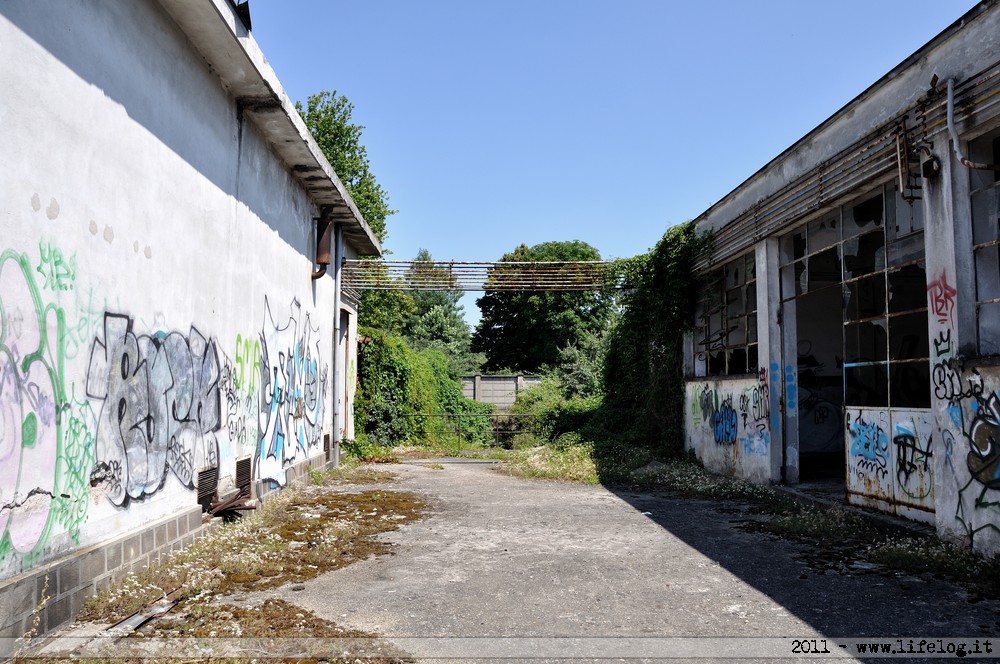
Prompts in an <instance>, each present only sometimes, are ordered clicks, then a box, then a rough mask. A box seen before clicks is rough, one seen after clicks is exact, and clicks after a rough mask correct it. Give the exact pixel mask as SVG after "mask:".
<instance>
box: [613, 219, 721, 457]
mask: <svg viewBox="0 0 1000 664" xmlns="http://www.w3.org/2000/svg"><path fill="white" fill-rule="evenodd" d="M711 246H712V238H711V236H710V235H698V234H697V233H696V232H695V228H694V224H693V223H690V222H688V223H684V224H679V225H677V226H674V227H672V228H670V229H669V230H668V231H667V232H666V234H664V236H663V238H662V239H661V240H660V241H659V242H658V243H657V245H656V247H654V248H653V249H652V251H650V252H649V253H648V254H646V255H645V256H641V257H637V258H635V259H630V260H628V261H622V262H621V263H620V278H621V280H622V281H623V283H624V284H625V286H626V287H627V288H628V290H627V291H626V295H625V297H624V302H623V305H624V306H623V310H622V314H621V317H620V319H619V320H618V323H617V324H616V325H615V327H614V328H613V329H612V330H611V333H610V335H609V339H608V344H607V354H606V356H605V362H604V403H603V405H602V407H601V409H600V411H599V412H598V414H597V421H596V422H595V423H594V424H597V425H599V426H600V428H601V429H603V430H605V431H617V432H627V434H628V436H629V437H630V438H632V439H633V440H634V442H636V443H639V444H643V445H646V446H650V447H652V448H654V451H655V452H656V453H657V454H658V455H661V456H670V455H674V454H678V453H680V451H681V450H682V449H683V426H684V424H683V422H684V366H683V365H684V358H683V343H682V342H683V335H684V331H685V330H688V329H690V328H691V326H692V325H693V322H694V308H695V304H696V301H697V293H698V281H697V279H696V277H695V271H694V266H695V264H696V263H697V261H698V260H699V259H700V258H702V257H703V256H705V255H706V253H707V252H708V251H709V250H710V248H711Z"/></svg>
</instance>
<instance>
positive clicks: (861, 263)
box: [844, 229, 885, 279]
mask: <svg viewBox="0 0 1000 664" xmlns="http://www.w3.org/2000/svg"><path fill="white" fill-rule="evenodd" d="M883 268H885V235H884V234H883V233H882V229H878V230H876V231H873V232H871V233H866V234H864V235H862V236H860V237H856V238H852V239H851V240H848V241H846V242H844V274H845V275H846V278H847V279H850V278H852V277H860V276H861V275H864V274H871V273H872V272H874V271H875V270H881V269H883Z"/></svg>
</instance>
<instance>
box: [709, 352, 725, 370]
mask: <svg viewBox="0 0 1000 664" xmlns="http://www.w3.org/2000/svg"><path fill="white" fill-rule="evenodd" d="M725 373H726V351H724V350H720V351H716V352H714V353H709V354H708V375H709V376H721V375H724V374H725Z"/></svg>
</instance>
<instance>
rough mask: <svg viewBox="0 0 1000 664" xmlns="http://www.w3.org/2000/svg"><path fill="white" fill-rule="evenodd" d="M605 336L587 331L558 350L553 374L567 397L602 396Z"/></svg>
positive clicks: (605, 352) (606, 337) (605, 349)
mask: <svg viewBox="0 0 1000 664" xmlns="http://www.w3.org/2000/svg"><path fill="white" fill-rule="evenodd" d="M607 339H608V334H607V333H604V334H602V335H597V334H594V333H592V332H587V333H586V334H584V335H583V336H582V337H580V338H579V339H578V340H577V341H576V342H575V343H572V344H570V345H568V346H564V347H563V348H560V349H559V357H558V359H557V360H556V364H555V366H554V367H553V374H554V375H555V376H556V378H558V379H559V385H560V386H561V389H562V392H563V394H564V395H565V396H566V397H567V398H573V397H598V396H600V395H601V394H602V393H603V386H604V384H603V380H602V379H603V376H604V357H605V355H606V354H607Z"/></svg>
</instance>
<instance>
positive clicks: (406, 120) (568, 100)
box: [250, 0, 974, 322]
mask: <svg viewBox="0 0 1000 664" xmlns="http://www.w3.org/2000/svg"><path fill="white" fill-rule="evenodd" d="M250 5H251V7H250V8H251V15H252V19H253V27H254V29H253V35H254V37H255V38H256V40H257V42H258V43H259V44H260V46H261V48H262V50H263V52H264V55H265V57H267V59H268V61H269V62H270V63H271V66H272V67H274V69H275V71H276V72H277V74H278V77H279V78H280V79H281V81H282V83H283V85H284V86H285V89H286V90H287V91H288V94H289V96H290V97H291V98H292V99H294V100H304V99H305V98H306V97H307V96H308V95H309V94H313V93H316V92H319V91H321V90H336V91H337V92H338V93H339V94H344V95H346V96H347V97H348V99H350V100H351V102H352V103H353V104H354V106H355V110H354V116H353V120H354V121H355V122H356V123H358V124H362V125H364V126H365V127H366V128H365V131H364V135H363V142H364V144H365V145H366V146H367V148H368V155H369V158H370V160H371V165H372V171H373V172H374V173H375V175H376V177H377V178H378V181H379V182H380V183H381V184H382V186H383V187H384V188H385V189H386V190H387V191H388V192H389V195H390V199H391V204H392V207H393V208H395V209H397V210H399V212H398V214H396V215H394V216H392V217H391V218H390V219H389V236H388V238H387V241H386V243H385V245H386V248H388V249H390V250H392V252H393V257H394V258H398V259H409V258H412V257H413V256H414V255H415V254H416V253H417V250H418V249H419V248H421V247H424V248H427V249H428V250H430V252H431V254H432V255H433V256H434V258H436V259H441V260H446V259H454V260H495V259H497V258H499V257H500V256H501V255H502V254H503V253H505V252H507V251H510V250H511V249H513V248H514V247H515V246H516V245H518V244H520V243H522V242H524V243H526V244H528V245H532V244H537V243H539V242H544V241H548V240H583V241H585V242H588V243H590V244H591V245H593V246H595V247H597V248H598V249H599V250H600V252H601V255H602V256H604V257H605V258H613V257H625V256H632V255H635V254H638V253H641V252H644V251H646V250H647V249H648V248H650V247H651V246H653V244H655V243H656V241H657V240H658V239H659V238H660V237H661V236H662V235H663V232H664V231H665V230H666V229H667V228H668V227H669V226H671V225H673V224H675V223H677V222H680V221H684V220H686V219H690V218H693V217H696V216H697V215H698V214H700V213H701V212H703V211H704V210H705V209H706V208H708V207H709V206H710V205H711V204H712V203H714V202H715V201H717V200H719V199H720V198H721V197H723V196H724V195H725V194H727V193H728V192H729V191H731V190H732V189H734V188H735V187H737V186H738V185H739V184H740V183H741V182H742V181H743V180H745V179H746V178H747V177H749V176H750V175H752V174H753V173H754V172H755V171H756V170H758V169H759V168H760V167H761V166H763V165H764V164H765V163H767V162H768V161H770V160H771V159H772V158H774V157H775V156H777V155H778V154H779V153H781V152H782V151H783V150H785V148H787V147H788V146H790V145H791V144H792V143H794V142H795V141H796V140H798V139H799V138H801V137H802V136H803V135H804V134H806V133H807V132H808V131H809V130H811V129H812V128H814V127H815V126H816V125H818V124H819V123H820V122H822V121H823V120H825V119H826V118H828V117H829V116H830V115H832V114H833V113H834V112H836V111H837V110H838V109H839V108H840V107H841V106H843V105H844V104H846V103H847V102H848V101H850V100H851V99H852V98H854V97H855V96H856V95H858V94H859V93H860V92H862V91H863V90H864V89H865V88H867V87H868V86H869V85H871V84H872V83H874V82H875V81H876V80H877V79H878V78H880V77H881V76H882V75H883V74H885V73H886V72H888V71H889V70H890V69H892V68H893V67H894V66H896V65H897V64H899V63H900V62H901V61H902V60H903V59H905V58H906V57H907V56H909V55H910V54H911V53H913V52H914V51H916V50H917V49H918V48H919V47H920V46H922V45H923V44H925V43H926V42H927V41H928V40H930V39H931V38H932V37H934V36H935V35H936V34H937V33H939V32H940V31H941V30H943V29H944V28H945V27H947V26H948V25H949V24H951V23H952V22H953V21H955V20H956V19H958V18H959V17H960V16H961V15H962V14H964V13H965V12H966V11H967V10H968V9H970V8H971V7H973V6H974V2H972V1H971V0H963V1H957V0H908V1H906V2H903V1H901V0H894V1H892V2H889V1H887V0H866V1H864V2H862V1H858V0H838V1H837V2H813V1H812V0H781V1H768V0H756V1H753V2H749V1H746V0H743V1H740V2H736V1H732V0H716V1H715V2H679V1H674V0H619V1H614V2H613V1H611V0H604V1H603V2H596V1H594V0H532V1H531V2H527V1H524V0H503V1H502V2H501V1H499V0H497V1H494V2H485V1H482V0H463V1H455V0H448V1H444V0H426V1H423V2H416V1H412V0H296V1H294V2H292V1H290V0H251V2H250ZM476 295H477V294H473V297H474V296H476ZM473 297H469V296H467V297H466V298H465V299H464V300H463V303H464V304H465V308H466V316H467V319H468V320H469V321H470V322H474V321H476V320H478V318H479V315H478V311H475V306H474V303H473Z"/></svg>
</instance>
